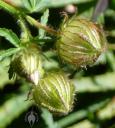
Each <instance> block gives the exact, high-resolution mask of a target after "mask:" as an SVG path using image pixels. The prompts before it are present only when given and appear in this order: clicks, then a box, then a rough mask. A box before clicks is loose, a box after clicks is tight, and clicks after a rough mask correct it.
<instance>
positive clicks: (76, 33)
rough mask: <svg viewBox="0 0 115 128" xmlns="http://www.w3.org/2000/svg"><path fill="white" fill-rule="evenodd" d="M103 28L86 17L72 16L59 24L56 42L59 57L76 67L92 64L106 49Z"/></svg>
mask: <svg viewBox="0 0 115 128" xmlns="http://www.w3.org/2000/svg"><path fill="white" fill-rule="evenodd" d="M106 42H107V41H106V38H105V35H104V31H103V29H102V28H101V27H100V26H99V25H97V24H95V23H93V22H90V21H88V20H86V19H79V18H77V17H72V18H71V19H70V20H68V21H67V22H66V23H64V24H63V25H62V26H61V31H60V37H59V39H58V40H57V42H56V48H57V51H58V54H59V57H60V58H61V59H62V60H63V61H65V62H68V63H70V64H73V65H75V66H76V67H85V66H87V65H92V64H93V63H94V62H95V61H96V60H97V58H98V57H99V55H100V54H101V53H102V52H104V51H105V50H106Z"/></svg>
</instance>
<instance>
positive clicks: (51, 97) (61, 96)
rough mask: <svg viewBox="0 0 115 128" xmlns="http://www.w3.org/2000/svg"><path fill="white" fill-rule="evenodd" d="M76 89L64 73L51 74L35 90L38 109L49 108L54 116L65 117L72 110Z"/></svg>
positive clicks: (34, 95) (34, 96)
mask: <svg viewBox="0 0 115 128" xmlns="http://www.w3.org/2000/svg"><path fill="white" fill-rule="evenodd" d="M74 95H75V87H74V86H73V84H71V82H70V81H69V80H68V78H67V76H66V75H65V74H64V73H62V72H51V73H49V74H47V75H45V76H44V78H43V79H41V80H40V81H39V84H38V86H35V88H34V90H33V99H34V100H35V103H36V104H37V105H38V107H44V108H47V109H48V110H49V111H51V112H52V113H53V114H57V115H65V114H68V112H70V111H71V110H72V107H73V102H74Z"/></svg>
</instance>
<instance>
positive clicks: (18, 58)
mask: <svg viewBox="0 0 115 128" xmlns="http://www.w3.org/2000/svg"><path fill="white" fill-rule="evenodd" d="M9 73H11V74H9V77H10V78H11V77H12V75H13V73H16V74H17V75H19V76H21V77H24V78H26V79H27V80H29V81H31V82H32V83H34V84H35V85H37V84H38V82H39V79H40V78H42V76H43V73H44V71H43V68H42V62H41V56H40V53H39V49H38V47H37V46H35V45H29V46H28V47H26V48H22V49H21V50H20V51H19V52H18V53H17V54H16V55H14V57H13V60H12V61H11V64H10V69H9Z"/></svg>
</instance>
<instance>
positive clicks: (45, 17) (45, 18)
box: [39, 9, 49, 39]
mask: <svg viewBox="0 0 115 128" xmlns="http://www.w3.org/2000/svg"><path fill="white" fill-rule="evenodd" d="M48 17H49V10H48V9H46V11H45V12H44V14H43V15H42V17H41V23H42V24H43V25H47V22H48ZM44 36H45V31H44V30H43V29H39V38H40V39H42V38H44Z"/></svg>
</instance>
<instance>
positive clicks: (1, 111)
mask: <svg viewBox="0 0 115 128" xmlns="http://www.w3.org/2000/svg"><path fill="white" fill-rule="evenodd" d="M26 97H27V95H26V94H20V95H14V96H13V97H12V98H10V99H9V100H7V101H5V103H4V104H3V105H1V106H0V128H6V126H7V125H9V124H10V123H11V122H12V121H13V120H14V119H15V118H17V117H19V115H20V114H22V113H23V112H24V111H26V110H27V109H28V108H29V107H30V106H31V104H32V102H24V100H25V99H26Z"/></svg>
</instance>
